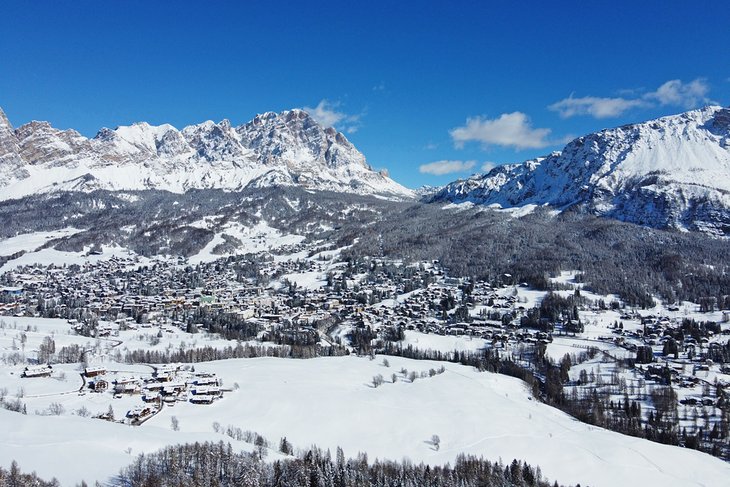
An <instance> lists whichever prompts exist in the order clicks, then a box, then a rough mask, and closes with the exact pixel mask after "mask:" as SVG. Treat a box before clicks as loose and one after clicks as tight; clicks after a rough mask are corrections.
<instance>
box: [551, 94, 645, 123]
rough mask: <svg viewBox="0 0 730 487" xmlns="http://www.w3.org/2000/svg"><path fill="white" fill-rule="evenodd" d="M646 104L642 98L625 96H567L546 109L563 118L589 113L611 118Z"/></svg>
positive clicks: (594, 115)
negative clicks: (632, 98) (631, 98)
mask: <svg viewBox="0 0 730 487" xmlns="http://www.w3.org/2000/svg"><path fill="white" fill-rule="evenodd" d="M643 105H646V102H644V101H643V100H629V99H626V98H600V97H596V96H584V97H582V98H573V95H570V96H569V97H568V98H565V99H563V100H560V101H559V102H556V103H553V104H552V105H550V106H549V107H548V109H550V110H552V111H554V112H558V113H559V114H560V116H561V117H563V118H570V117H575V116H576V115H590V116H592V117H594V118H611V117H618V116H620V115H622V114H623V113H624V112H625V111H627V110H630V109H631V108H634V107H640V106H643Z"/></svg>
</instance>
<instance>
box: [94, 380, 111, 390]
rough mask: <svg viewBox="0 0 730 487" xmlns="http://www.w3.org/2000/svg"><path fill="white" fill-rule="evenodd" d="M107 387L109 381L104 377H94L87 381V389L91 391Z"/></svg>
mask: <svg viewBox="0 0 730 487" xmlns="http://www.w3.org/2000/svg"><path fill="white" fill-rule="evenodd" d="M108 388H109V383H108V382H107V381H105V380H104V379H100V378H99V379H94V380H93V381H91V382H89V389H91V390H92V391H93V392H104V391H106V390H107V389H108Z"/></svg>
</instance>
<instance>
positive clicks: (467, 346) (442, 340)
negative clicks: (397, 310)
mask: <svg viewBox="0 0 730 487" xmlns="http://www.w3.org/2000/svg"><path fill="white" fill-rule="evenodd" d="M404 334H405V339H404V340H403V341H402V342H400V343H401V346H402V347H403V348H406V347H408V346H411V347H413V348H414V349H415V350H424V351H426V350H434V351H439V352H443V353H449V352H453V351H458V352H476V351H478V350H481V349H483V348H485V347H487V346H488V345H489V342H488V341H487V340H485V339H483V338H478V337H472V336H466V335H462V336H453V335H436V334H433V333H421V332H419V331H413V330H405V332H404Z"/></svg>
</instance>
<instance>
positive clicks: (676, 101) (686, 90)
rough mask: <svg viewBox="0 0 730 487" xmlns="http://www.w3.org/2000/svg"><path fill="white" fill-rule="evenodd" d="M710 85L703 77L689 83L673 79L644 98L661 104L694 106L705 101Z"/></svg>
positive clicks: (706, 100)
mask: <svg viewBox="0 0 730 487" xmlns="http://www.w3.org/2000/svg"><path fill="white" fill-rule="evenodd" d="M709 91H710V86H709V85H708V84H707V81H706V80H704V79H703V78H697V79H695V80H693V81H690V82H689V83H683V82H682V80H678V79H673V80H671V81H667V82H666V83H664V84H663V85H661V86H660V87H659V88H657V90H656V91H653V92H651V93H647V94H646V95H644V98H646V99H647V100H656V101H658V102H659V104H661V105H675V106H680V107H684V108H694V107H696V106H698V105H701V104H702V103H707V102H708V101H709V100H708V98H707V93H708V92H709Z"/></svg>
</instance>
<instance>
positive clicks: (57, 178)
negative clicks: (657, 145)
mask: <svg viewBox="0 0 730 487" xmlns="http://www.w3.org/2000/svg"><path fill="white" fill-rule="evenodd" d="M274 185H276V186H282V185H284V186H292V185H299V186H303V187H305V188H307V189H312V190H331V191H340V192H347V193H356V194H371V195H378V196H384V197H388V198H394V199H405V198H412V197H414V193H413V192H412V191H411V190H409V189H407V188H405V187H403V186H401V185H400V184H398V183H396V182H395V181H393V180H392V179H390V178H389V177H388V176H387V175H386V174H385V173H384V172H377V171H374V170H373V169H372V168H371V167H370V166H369V165H368V164H367V162H366V161H365V157H364V156H363V155H362V154H361V153H360V152H359V151H358V150H357V149H356V148H355V146H353V145H352V144H351V143H350V142H349V141H348V140H347V138H345V136H344V135H343V134H341V133H339V132H337V131H336V130H335V129H334V128H329V127H328V128H325V127H322V126H321V125H319V124H318V123H317V122H316V121H315V120H314V119H313V118H312V117H311V116H310V115H309V114H308V113H307V112H305V111H303V110H296V109H295V110H289V111H284V112H281V113H278V114H277V113H273V112H267V113H264V114H261V115H257V116H256V117H255V118H254V119H253V120H251V121H250V122H248V123H246V124H244V125H241V126H238V127H234V126H232V125H231V123H230V122H229V121H228V120H223V121H222V122H220V123H214V122H211V121H207V122H203V123H201V124H199V125H191V126H189V127H185V128H184V129H182V130H177V129H176V128H175V127H173V126H171V125H167V124H165V125H160V126H152V125H149V124H147V123H145V122H141V123H136V124H134V125H131V126H122V127H117V128H116V129H113V130H112V129H107V128H104V129H101V130H100V131H99V133H98V134H97V135H96V136H95V137H94V138H92V139H88V138H86V137H84V136H82V135H81V134H79V133H78V132H76V131H75V130H58V129H56V128H53V127H52V126H51V125H50V124H49V123H47V122H35V121H34V122H30V123H27V124H25V125H23V126H21V127H19V128H17V129H14V128H13V127H12V126H11V124H10V122H9V121H8V119H7V117H6V116H5V114H4V113H3V112H2V110H0V200H7V199H12V198H20V197H23V196H27V195H30V194H37V193H44V192H50V191H93V190H95V189H107V190H144V189H161V190H167V191H171V192H175V193H184V192H185V191H187V190H189V189H208V188H216V189H225V190H240V189H244V188H247V187H248V188H255V187H270V186H274Z"/></svg>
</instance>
